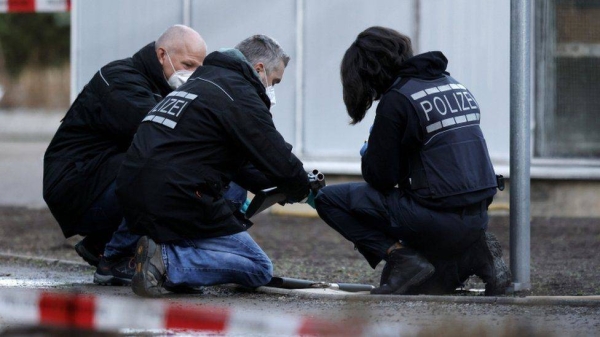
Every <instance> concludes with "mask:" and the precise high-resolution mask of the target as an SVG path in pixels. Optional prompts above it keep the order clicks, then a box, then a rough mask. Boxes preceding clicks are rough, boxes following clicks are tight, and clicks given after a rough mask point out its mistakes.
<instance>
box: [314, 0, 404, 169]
mask: <svg viewBox="0 0 600 337" xmlns="http://www.w3.org/2000/svg"><path fill="white" fill-rule="evenodd" d="M413 4H414V2H413V1H397V0H378V1H362V0H345V1H342V0H321V1H306V8H305V17H306V18H305V48H304V51H305V56H304V57H305V60H306V62H305V65H304V75H305V81H304V83H305V88H304V90H305V103H304V116H305V119H304V123H305V124H304V125H305V127H304V148H305V155H306V156H309V157H311V158H314V159H318V158H325V159H328V160H331V159H335V158H339V157H342V158H344V159H352V160H356V161H357V162H358V161H359V159H360V156H359V154H358V151H359V150H360V148H361V146H362V143H363V141H364V140H365V139H366V138H367V137H368V133H369V127H370V126H371V124H372V121H373V118H374V116H375V106H374V107H373V108H372V109H371V111H369V112H368V113H367V117H366V118H365V120H363V122H361V123H360V124H358V125H355V126H351V125H349V121H350V118H349V117H348V115H347V113H346V108H345V106H344V102H343V97H342V85H341V82H340V62H341V61H342V57H343V56H344V53H345V51H346V49H347V48H348V47H350V44H352V42H353V41H354V39H356V36H357V35H358V34H359V33H360V32H362V31H363V30H365V29H366V28H368V27H371V26H375V25H378V26H387V27H390V28H394V29H396V30H398V31H400V32H403V33H404V34H407V35H413V32H414V29H415V27H414V22H415V20H414V9H413ZM357 165H358V164H357Z"/></svg>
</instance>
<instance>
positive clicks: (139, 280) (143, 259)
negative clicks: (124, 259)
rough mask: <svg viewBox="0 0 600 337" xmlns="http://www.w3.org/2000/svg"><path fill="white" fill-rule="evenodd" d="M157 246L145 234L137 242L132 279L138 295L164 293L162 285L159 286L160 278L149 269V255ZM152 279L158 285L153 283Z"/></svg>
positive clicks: (133, 287) (152, 253) (150, 295)
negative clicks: (156, 277) (157, 278)
mask: <svg viewBox="0 0 600 337" xmlns="http://www.w3.org/2000/svg"><path fill="white" fill-rule="evenodd" d="M156 248H157V245H156V244H155V243H154V242H151V241H150V240H149V239H148V237H146V236H143V237H142V238H141V239H140V241H139V242H138V244H137V247H136V250H135V274H134V275H133V279H132V281H131V288H132V290H133V292H134V293H135V294H136V295H138V296H142V297H159V296H161V295H162V294H163V293H162V291H161V287H160V286H158V280H156V279H155V278H154V276H153V275H152V273H150V272H149V271H148V263H147V261H148V260H149V258H148V257H149V256H153V255H154V253H155V252H156ZM150 278H151V279H150ZM152 280H153V281H154V282H155V283H156V285H155V284H153V282H152Z"/></svg>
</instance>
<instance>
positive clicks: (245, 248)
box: [161, 232, 273, 288]
mask: <svg viewBox="0 0 600 337" xmlns="http://www.w3.org/2000/svg"><path fill="white" fill-rule="evenodd" d="M161 248H162V258H163V261H164V263H165V267H166V270H167V280H166V281H165V285H166V286H171V287H173V286H190V287H199V286H211V285H216V284H225V283H236V284H239V285H243V286H246V287H252V288H255V287H259V286H262V285H265V284H267V283H268V282H269V281H270V280H271V277H272V276H273V264H272V263H271V260H270V259H269V257H268V256H267V255H266V254H265V252H263V250H262V249H261V248H260V247H259V246H258V244H257V243H256V242H254V240H253V239H252V237H251V236H250V234H248V233H247V232H240V233H236V234H232V235H226V236H221V237H216V238H209V239H197V240H184V241H180V242H177V243H170V244H162V245H161Z"/></svg>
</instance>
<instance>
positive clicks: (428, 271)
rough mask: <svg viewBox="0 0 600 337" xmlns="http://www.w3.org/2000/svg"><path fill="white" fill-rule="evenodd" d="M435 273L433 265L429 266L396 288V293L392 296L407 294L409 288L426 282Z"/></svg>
mask: <svg viewBox="0 0 600 337" xmlns="http://www.w3.org/2000/svg"><path fill="white" fill-rule="evenodd" d="M434 272H435V267H433V265H431V264H430V265H429V266H427V267H425V268H423V270H421V271H420V272H419V273H418V274H417V275H415V276H414V277H413V278H411V279H410V281H408V282H406V283H405V284H404V285H403V286H402V287H400V288H398V289H397V290H396V291H394V292H392V294H394V295H404V294H406V293H407V292H408V289H410V288H411V287H417V286H419V285H421V284H423V282H425V281H427V280H428V279H429V278H430V277H431V276H432V275H433V273H434Z"/></svg>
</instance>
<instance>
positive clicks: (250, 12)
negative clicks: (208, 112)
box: [191, 0, 300, 143]
mask: <svg viewBox="0 0 600 337" xmlns="http://www.w3.org/2000/svg"><path fill="white" fill-rule="evenodd" d="M191 4H192V8H191V18H192V19H191V26H192V27H193V28H194V29H196V30H197V31H198V32H199V33H200V34H201V35H202V36H203V37H204V39H205V41H206V43H207V44H208V49H209V52H211V51H216V50H219V49H220V48H224V47H226V48H232V47H234V46H235V45H236V44H238V43H239V42H241V41H242V40H244V39H245V38H247V37H250V36H251V35H254V34H265V35H268V36H270V37H272V38H273V39H275V40H277V42H278V43H279V44H280V45H281V47H282V48H283V49H284V50H285V51H286V53H287V54H288V55H290V57H291V60H290V63H289V64H288V66H287V68H286V70H285V73H284V75H283V80H282V81H281V83H280V84H277V85H276V86H275V93H276V97H277V104H276V106H275V107H273V108H272V109H271V113H272V114H273V120H274V123H275V126H276V127H277V129H278V130H279V132H281V134H282V135H283V136H284V138H285V139H286V140H287V141H288V142H289V143H293V141H294V125H295V124H294V118H295V117H294V116H295V110H294V107H295V99H296V97H295V89H296V87H295V78H296V76H295V75H296V62H297V58H296V49H295V48H296V26H295V24H296V1H295V0H278V1H271V0H252V1H246V0H226V1H212V0H194V1H191ZM299 99H300V98H299Z"/></svg>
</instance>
